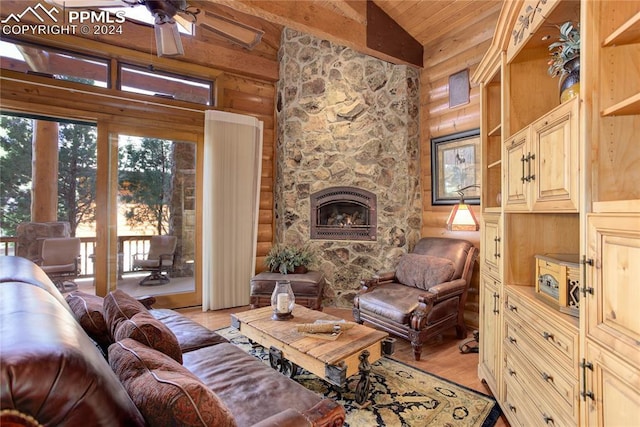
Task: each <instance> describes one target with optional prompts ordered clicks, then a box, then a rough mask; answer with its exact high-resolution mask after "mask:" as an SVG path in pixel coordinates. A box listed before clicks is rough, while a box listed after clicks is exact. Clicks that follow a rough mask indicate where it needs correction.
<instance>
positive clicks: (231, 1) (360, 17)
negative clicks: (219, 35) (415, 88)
mask: <svg viewBox="0 0 640 427" xmlns="http://www.w3.org/2000/svg"><path fill="white" fill-rule="evenodd" d="M212 1H213V2H215V3H218V4H222V5H225V6H227V7H230V8H232V9H235V10H238V11H240V12H243V13H247V14H250V15H254V16H258V17H260V18H262V19H265V20H267V21H270V22H275V23H278V24H280V25H283V26H285V27H288V28H291V29H294V30H297V31H300V32H304V33H308V34H312V35H314V36H316V37H320V38H324V39H327V40H330V41H332V42H334V43H336V44H339V45H342V46H347V47H350V48H352V49H354V50H356V51H358V52H361V53H365V54H367V55H371V56H374V57H376V58H379V59H382V60H385V61H389V62H392V63H395V64H406V65H415V66H419V67H422V52H421V51H420V59H419V60H416V57H417V53H416V52H414V51H413V49H416V46H418V45H419V43H417V42H415V40H413V38H412V37H411V36H410V35H408V34H407V33H406V32H405V31H404V30H402V29H401V28H400V27H399V26H398V25H397V24H395V22H394V24H395V26H394V25H390V23H389V21H392V20H391V18H389V17H388V16H387V18H388V20H389V21H385V22H386V24H385V28H384V33H383V34H384V37H385V38H388V40H386V41H381V40H380V38H377V39H376V40H372V41H371V42H369V41H368V29H367V27H368V26H370V28H369V29H370V33H371V34H375V33H376V32H378V30H380V29H379V28H376V27H375V25H376V24H374V25H371V23H370V20H371V16H370V12H369V9H370V7H369V6H368V5H367V3H373V2H372V1H371V0H350V1H347V0H334V1H331V2H327V1H318V0H302V1H289V0H270V1H264V0H212ZM192 3H200V4H202V2H192ZM383 13H384V12H383ZM385 16H386V14H385ZM378 18H379V15H378ZM378 22H380V20H379V19H378ZM392 22H393V21H392ZM400 31H401V32H400ZM371 34H370V35H369V38H371ZM397 37H401V38H402V39H403V40H407V41H405V42H403V46H402V47H401V48H400V49H393V48H392V47H391V44H392V40H397V39H396V38H397ZM409 39H411V40H413V42H409V41H408V40H409ZM414 42H415V43H414ZM372 46H375V48H374V47H372ZM419 47H420V49H421V48H422V46H421V45H420V46H419Z"/></svg>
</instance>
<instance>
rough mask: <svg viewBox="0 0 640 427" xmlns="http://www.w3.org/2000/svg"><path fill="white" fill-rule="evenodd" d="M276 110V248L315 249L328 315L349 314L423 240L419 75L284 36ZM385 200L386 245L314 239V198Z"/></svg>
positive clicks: (303, 37) (381, 230)
mask: <svg viewBox="0 0 640 427" xmlns="http://www.w3.org/2000/svg"><path fill="white" fill-rule="evenodd" d="M282 37H283V39H282V44H281V48H280V53H279V56H280V81H279V82H278V87H277V89H278V95H277V96H278V99H277V105H276V109H277V111H276V115H277V121H278V126H277V129H278V131H277V138H276V183H275V191H274V198H275V215H276V219H275V221H276V243H286V244H298V245H304V244H307V243H309V244H310V245H311V246H312V247H313V248H314V249H316V252H317V254H318V258H319V262H318V265H316V266H315V269H319V270H321V271H322V272H324V274H325V277H326V280H327V283H328V289H327V290H326V291H325V305H334V306H338V307H350V306H351V305H352V300H353V296H354V295H355V294H356V292H357V291H358V289H359V281H360V279H361V278H366V277H370V276H371V275H373V274H375V273H377V272H380V271H386V270H389V269H392V268H394V267H395V265H396V264H397V261H398V258H399V257H400V256H401V255H402V254H404V253H406V252H407V251H410V250H411V249H412V248H413V245H414V244H415V243H416V241H417V240H418V239H419V238H420V228H421V219H422V202H421V188H420V180H419V161H420V152H419V116H418V115H419V93H420V91H419V72H418V70H416V69H414V68H412V67H409V66H403V65H394V64H391V63H388V62H385V61H382V60H379V59H376V58H373V57H370V56H366V55H363V54H360V53H357V52H355V51H353V50H351V49H349V48H346V47H342V46H337V45H335V44H333V43H331V42H329V41H327V40H322V39H318V38H315V37H313V36H310V35H307V34H303V33H300V32H297V31H293V30H290V29H285V31H283V35H282ZM333 186H355V187H359V188H362V189H365V190H368V191H371V192H373V193H375V194H376V195H377V201H378V206H377V214H378V228H377V241H375V242H363V241H327V240H311V239H310V200H309V195H310V194H311V193H314V192H316V191H319V190H322V189H325V188H327V187H333Z"/></svg>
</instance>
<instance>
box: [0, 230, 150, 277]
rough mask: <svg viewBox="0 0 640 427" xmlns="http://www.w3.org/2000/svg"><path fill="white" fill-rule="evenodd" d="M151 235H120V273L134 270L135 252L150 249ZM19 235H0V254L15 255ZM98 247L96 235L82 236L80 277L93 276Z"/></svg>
mask: <svg viewBox="0 0 640 427" xmlns="http://www.w3.org/2000/svg"><path fill="white" fill-rule="evenodd" d="M150 240H151V236H118V254H121V255H122V256H121V257H119V258H120V259H119V260H120V262H122V265H121V266H118V269H119V270H120V271H119V273H120V274H122V273H129V272H131V271H133V268H132V265H133V257H134V255H135V254H143V253H146V252H148V250H149V241H150ZM17 242H18V238H17V237H0V255H15V254H16V245H17ZM95 248H96V238H95V237H81V238H80V265H81V269H82V270H81V273H80V277H93V275H94V269H93V256H94V253H95Z"/></svg>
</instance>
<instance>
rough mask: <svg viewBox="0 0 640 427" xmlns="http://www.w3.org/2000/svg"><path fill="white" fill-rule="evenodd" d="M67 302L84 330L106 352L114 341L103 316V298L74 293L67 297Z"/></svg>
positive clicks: (78, 292)
mask: <svg viewBox="0 0 640 427" xmlns="http://www.w3.org/2000/svg"><path fill="white" fill-rule="evenodd" d="M66 300H67V303H68V304H69V307H71V311H73V315H74V316H75V318H76V320H77V321H78V323H80V326H82V329H84V331H85V332H86V333H87V335H89V336H90V337H91V338H92V339H93V340H94V341H95V342H96V343H98V345H100V347H102V348H104V350H105V351H106V349H107V348H108V347H109V345H110V344H111V343H113V340H112V339H111V334H110V333H109V328H108V327H107V322H106V320H105V318H104V315H103V314H102V304H103V298H102V297H99V296H96V295H91V294H88V293H86V292H82V291H74V292H71V293H70V294H68V295H67V296H66Z"/></svg>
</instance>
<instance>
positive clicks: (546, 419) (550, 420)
mask: <svg viewBox="0 0 640 427" xmlns="http://www.w3.org/2000/svg"><path fill="white" fill-rule="evenodd" d="M542 420H543V421H544V422H545V424H551V425H555V423H554V422H553V417H550V416H549V415H547V414H542Z"/></svg>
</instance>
